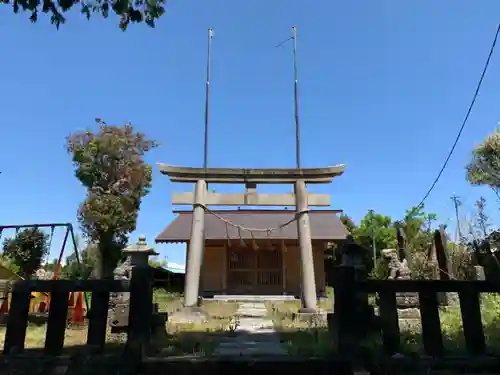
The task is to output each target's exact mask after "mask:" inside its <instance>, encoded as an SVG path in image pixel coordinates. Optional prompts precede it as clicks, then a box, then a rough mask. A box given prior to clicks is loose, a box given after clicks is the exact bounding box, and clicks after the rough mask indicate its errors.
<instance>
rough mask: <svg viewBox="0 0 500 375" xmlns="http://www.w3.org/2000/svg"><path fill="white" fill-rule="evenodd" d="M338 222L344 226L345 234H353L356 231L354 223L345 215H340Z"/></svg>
mask: <svg viewBox="0 0 500 375" xmlns="http://www.w3.org/2000/svg"><path fill="white" fill-rule="evenodd" d="M340 221H341V222H342V224H344V227H345V229H347V233H349V234H354V230H355V229H356V224H354V221H353V220H352V219H351V218H350V217H349V216H347V215H344V214H342V215H340Z"/></svg>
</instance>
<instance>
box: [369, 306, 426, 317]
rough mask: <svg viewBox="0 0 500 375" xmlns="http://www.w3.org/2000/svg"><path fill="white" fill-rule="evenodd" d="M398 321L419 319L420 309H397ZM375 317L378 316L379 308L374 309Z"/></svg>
mask: <svg viewBox="0 0 500 375" xmlns="http://www.w3.org/2000/svg"><path fill="white" fill-rule="evenodd" d="M397 310H398V318H399V319H420V309H419V308H410V309H399V308H398V309H397ZM375 315H377V316H380V311H379V308H378V307H376V308H375Z"/></svg>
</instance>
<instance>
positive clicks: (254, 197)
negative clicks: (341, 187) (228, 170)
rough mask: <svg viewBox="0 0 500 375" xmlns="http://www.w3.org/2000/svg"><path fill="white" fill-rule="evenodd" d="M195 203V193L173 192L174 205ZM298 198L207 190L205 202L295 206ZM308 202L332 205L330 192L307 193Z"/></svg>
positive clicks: (226, 204) (212, 204)
mask: <svg viewBox="0 0 500 375" xmlns="http://www.w3.org/2000/svg"><path fill="white" fill-rule="evenodd" d="M193 203H194V193H193V192H190V191H189V192H185V193H173V194H172V204H173V205H192V204H193ZM295 203H296V199H295V194H294V193H284V194H255V193H251V194H244V193H242V194H219V193H214V192H208V191H207V192H206V195H205V204H206V205H207V206H295ZM307 204H308V206H313V207H328V206H330V196H329V195H328V194H313V193H308V194H307Z"/></svg>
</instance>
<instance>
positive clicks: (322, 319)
mask: <svg viewBox="0 0 500 375" xmlns="http://www.w3.org/2000/svg"><path fill="white" fill-rule="evenodd" d="M294 317H295V319H297V320H298V321H299V322H310V323H315V324H321V325H325V324H326V313H325V312H320V311H319V310H317V311H316V312H313V313H303V312H300V311H299V312H298V313H297V314H294Z"/></svg>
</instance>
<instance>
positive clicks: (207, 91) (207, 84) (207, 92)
mask: <svg viewBox="0 0 500 375" xmlns="http://www.w3.org/2000/svg"><path fill="white" fill-rule="evenodd" d="M213 36H214V33H213V29H212V28H209V29H208V52H207V79H206V82H205V140H204V144H203V147H204V150H203V151H204V152H203V168H207V167H208V119H209V117H208V115H209V105H210V78H211V60H212V39H213Z"/></svg>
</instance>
